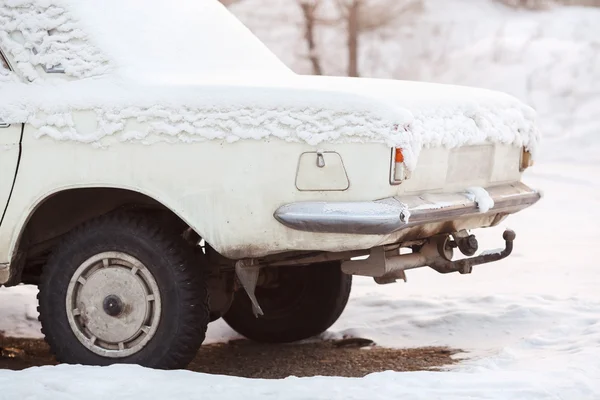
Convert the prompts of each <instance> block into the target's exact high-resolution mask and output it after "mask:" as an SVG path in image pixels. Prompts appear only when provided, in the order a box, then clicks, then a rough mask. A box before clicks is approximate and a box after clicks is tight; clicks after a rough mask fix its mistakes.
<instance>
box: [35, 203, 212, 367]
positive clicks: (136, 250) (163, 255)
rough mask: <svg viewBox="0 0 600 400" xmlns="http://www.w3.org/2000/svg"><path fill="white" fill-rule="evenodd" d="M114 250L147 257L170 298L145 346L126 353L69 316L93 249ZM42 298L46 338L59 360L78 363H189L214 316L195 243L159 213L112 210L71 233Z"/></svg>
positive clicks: (44, 281)
mask: <svg viewBox="0 0 600 400" xmlns="http://www.w3.org/2000/svg"><path fill="white" fill-rule="evenodd" d="M107 251H117V252H122V253H125V254H128V255H130V256H132V257H135V258H136V259H137V260H139V261H141V262H142V263H143V264H144V266H145V267H146V268H147V269H148V271H149V272H150V273H151V274H152V275H153V278H154V280H155V281H156V286H157V287H158V293H159V294H160V298H161V300H160V301H161V304H162V307H161V312H160V318H159V320H158V321H159V322H158V323H157V324H156V328H155V329H156V330H155V331H154V333H153V336H152V337H151V339H149V341H148V342H147V344H146V345H145V347H143V348H141V349H140V350H139V351H137V352H136V353H134V354H131V355H128V356H126V357H121V358H111V357H105V356H102V355H99V354H97V353H95V352H92V351H91V350H89V349H88V348H86V347H85V346H84V345H83V344H82V342H81V341H80V340H79V339H78V338H77V336H76V335H75V333H74V328H71V326H70V324H69V319H68V316H67V306H66V298H67V297H66V296H67V290H68V286H69V283H70V280H71V277H72V276H73V275H74V274H75V272H76V270H77V269H78V267H79V266H80V265H82V263H84V262H85V261H86V260H88V259H89V258H90V257H92V256H94V255H96V254H100V253H103V252H107ZM38 301H39V307H38V311H39V313H40V321H41V323H42V332H43V334H44V335H45V339H46V341H47V342H48V344H49V345H50V348H51V350H52V352H53V353H54V354H55V355H56V359H57V360H58V361H59V362H64V363H71V364H88V365H110V364H116V363H126V364H139V365H142V366H145V367H151V368H161V369H173V368H184V367H185V366H187V364H188V363H189V362H190V361H191V360H192V359H193V358H194V356H195V355H196V353H197V352H198V349H199V347H200V345H201V344H202V342H203V341H204V337H205V334H206V327H207V325H208V318H209V310H208V292H207V289H206V286H205V281H204V277H203V272H202V268H201V266H200V265H198V258H197V256H196V255H194V252H193V248H192V247H191V246H189V245H188V244H186V243H185V242H184V241H183V239H182V238H181V237H179V236H177V235H175V234H173V233H167V232H166V231H164V230H163V229H161V228H160V225H159V224H157V223H156V222H154V221H153V220H152V219H149V218H145V217H143V216H141V215H135V214H110V215H106V216H103V217H100V218H97V219H94V220H92V221H89V222H87V223H85V224H83V225H82V226H81V227H79V228H76V229H75V230H73V231H72V232H70V233H69V234H67V235H66V237H65V238H64V240H62V242H61V243H60V244H59V245H58V246H57V247H56V249H55V250H54V251H53V253H52V255H51V257H50V259H49V261H48V263H47V265H46V266H45V267H44V268H43V272H42V275H41V279H40V285H39V294H38Z"/></svg>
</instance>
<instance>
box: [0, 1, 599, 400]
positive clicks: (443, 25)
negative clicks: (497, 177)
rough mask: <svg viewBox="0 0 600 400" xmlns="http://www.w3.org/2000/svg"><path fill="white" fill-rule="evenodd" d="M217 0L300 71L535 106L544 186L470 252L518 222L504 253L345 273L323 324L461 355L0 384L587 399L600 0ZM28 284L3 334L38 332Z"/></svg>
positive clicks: (83, 375) (594, 272)
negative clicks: (314, 367) (484, 261)
mask: <svg viewBox="0 0 600 400" xmlns="http://www.w3.org/2000/svg"><path fill="white" fill-rule="evenodd" d="M222 1H223V2H224V3H227V5H228V6H229V9H230V10H231V11H232V12H233V13H234V14H235V15H236V16H237V17H238V18H240V19H241V20H242V22H244V23H245V24H246V25H247V26H248V27H249V28H250V29H251V30H252V31H253V32H254V33H255V34H256V35H257V36H258V37H259V38H260V39H261V40H262V41H263V42H264V43H265V44H266V45H267V46H268V47H269V48H270V49H271V50H272V51H273V52H274V53H275V54H276V55H277V56H279V57H280V58H281V59H282V60H283V61H284V62H285V63H286V64H287V65H288V66H290V68H292V69H293V70H294V71H296V72H298V73H302V74H325V75H351V76H362V77H375V78H394V79H406V80H422V81H433V82H442V83H452V84H461V85H469V86H478V87H484V88H489V89H496V90H501V91H504V92H508V93H510V94H512V95H515V96H516V97H518V98H520V99H522V100H523V101H525V102H527V103H528V104H530V105H532V106H533V107H534V108H535V109H536V110H537V112H538V115H539V124H540V126H541V130H542V133H543V135H544V140H543V144H542V149H541V152H540V157H539V158H538V161H537V162H536V165H535V166H534V168H531V169H530V170H528V171H527V172H526V174H525V182H526V183H528V184H530V185H531V186H532V187H535V188H540V189H542V191H543V192H544V194H545V197H544V198H543V199H542V201H540V202H539V203H538V204H537V205H536V206H534V207H532V208H531V209H529V210H526V211H524V212H522V213H520V214H518V215H516V216H513V217H511V218H509V219H508V220H507V221H506V224H504V225H503V226H502V227H498V228H497V229H496V228H494V229H488V230H484V231H483V232H481V233H478V235H480V236H479V237H480V243H481V247H482V248H495V247H498V245H500V244H501V243H500V241H499V238H500V235H501V231H502V229H503V228H504V227H506V226H510V227H511V228H513V229H515V230H516V232H517V240H516V242H515V251H514V253H513V255H511V257H509V258H508V259H507V260H503V261H501V262H499V263H495V264H493V265H489V266H481V267H476V269H475V270H474V272H473V274H472V275H468V276H462V275H453V276H446V275H439V274H437V273H435V272H433V271H429V270H426V269H423V270H416V271H409V272H410V273H409V274H408V283H407V284H403V283H398V284H394V285H386V286H378V285H376V284H374V283H373V281H372V280H369V279H366V278H363V279H356V280H355V284H354V286H353V294H352V297H351V300H350V303H349V305H348V308H347V309H346V311H345V313H344V314H343V315H342V317H341V318H340V320H339V321H338V322H337V323H336V324H335V325H334V326H333V327H332V329H331V330H330V332H328V333H327V335H328V336H340V335H343V334H350V335H361V336H364V337H369V338H371V339H373V340H375V341H376V342H377V343H378V344H380V345H384V346H392V347H406V346H408V347H419V346H429V345H447V346H452V347H456V348H460V349H464V350H466V351H468V354H467V355H466V357H467V359H466V360H465V361H463V362H462V363H460V364H458V365H456V366H453V367H451V368H450V371H449V372H445V373H441V374H440V373H435V372H416V373H392V372H390V373H383V374H375V375H372V376H369V377H367V378H364V379H343V378H307V379H303V380H299V379H295V378H289V379H286V380H285V381H281V382H269V381H249V380H242V379H238V378H226V377H210V376H205V375H194V374H192V373H186V372H179V371H175V372H159V371H147V370H142V369H137V368H134V369H125V367H111V368H109V369H96V370H92V369H82V370H80V371H78V372H77V373H78V374H79V375H77V379H76V380H74V379H70V380H68V382H72V383H68V382H66V383H65V385H59V386H56V387H55V384H54V382H56V381H58V379H59V378H60V377H61V376H63V375H65V374H72V373H74V372H73V371H74V370H68V369H66V367H65V368H63V367H59V368H55V369H50V368H43V369H40V370H30V371H29V372H27V374H29V375H19V377H22V378H23V379H27V377H30V378H31V388H25V389H24V388H23V386H22V385H21V384H19V383H18V382H17V381H14V379H13V377H14V376H13V375H10V374H8V373H7V374H4V375H0V385H2V386H3V388H4V391H3V393H4V394H6V395H8V396H9V398H10V395H11V393H12V394H14V396H13V398H16V397H18V396H20V397H24V396H25V395H27V394H28V393H29V394H31V393H41V392H40V391H43V393H46V394H47V395H46V397H47V398H52V396H54V395H55V394H56V395H57V396H58V395H62V394H65V393H68V394H69V395H71V396H73V398H80V397H81V396H83V397H87V398H89V397H90V391H89V387H94V386H93V385H94V384H95V382H103V383H102V385H103V386H102V390H100V389H99V390H100V391H99V392H98V393H99V394H98V396H99V397H98V398H101V397H100V396H101V395H103V394H102V393H104V394H106V393H110V395H111V396H112V397H113V398H115V399H116V398H128V397H127V393H130V394H131V393H132V392H131V390H129V389H128V388H130V385H131V382H132V381H133V380H135V382H136V387H135V389H136V392H135V394H136V396H137V397H140V396H146V397H148V398H160V397H157V396H162V395H164V396H168V397H173V396H179V397H182V398H191V397H198V396H200V395H202V394H205V393H207V392H206V387H207V385H208V386H210V387H211V388H212V389H213V392H211V393H213V394H215V395H216V396H217V397H218V398H233V397H237V396H239V395H240V394H243V395H244V397H245V398H248V399H249V398H265V397H268V396H271V397H274V398H286V399H292V398H312V399H317V398H336V396H338V397H340V398H342V397H343V398H345V399H352V398H379V397H389V398H400V397H403V398H411V399H412V398H422V399H428V400H429V399H434V398H443V399H444V400H448V399H462V398H486V399H517V398H519V399H574V400H581V399H599V398H600V363H599V362H598V360H600V297H599V296H598V291H599V288H600V270H599V269H598V262H597V257H598V255H597V254H596V253H595V249H596V247H597V246H598V243H600V0H562V1H558V0H557V1H551V0H222ZM215 40H218V39H215ZM35 292H36V289H35V288H34V287H31V286H20V287H17V288H12V289H5V288H2V289H0V330H3V331H5V332H6V334H8V335H17V336H33V337H39V336H40V333H39V324H38V323H37V321H36V317H37V313H36V311H35ZM232 337H236V334H235V333H234V332H233V331H231V329H230V328H228V327H227V326H226V325H225V324H224V323H223V322H222V321H217V322H216V323H214V324H211V325H210V326H209V332H208V338H207V342H217V341H225V340H228V339H231V338H232ZM61 368H63V369H61ZM113 371H114V372H113ZM69 376H71V375H69ZM152 382H160V384H159V385H153V384H152ZM373 388H378V389H377V390H376V391H374V390H373ZM37 389H39V390H40V391H38V392H36V390H37ZM128 390H129V391H128ZM94 393H95V392H94ZM116 393H119V395H118V396H115V394H116ZM164 396H163V397H162V398H164ZM186 396H187V397H186ZM378 396H379V397H378Z"/></svg>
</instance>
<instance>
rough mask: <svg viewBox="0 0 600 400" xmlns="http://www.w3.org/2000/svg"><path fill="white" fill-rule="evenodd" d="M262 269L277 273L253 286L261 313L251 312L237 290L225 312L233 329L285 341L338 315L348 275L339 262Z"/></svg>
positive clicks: (258, 337)
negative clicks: (261, 314) (260, 314)
mask: <svg viewBox="0 0 600 400" xmlns="http://www.w3.org/2000/svg"><path fill="white" fill-rule="evenodd" d="M261 273H266V274H273V275H275V276H276V278H275V279H274V280H273V282H271V283H268V284H267V285H264V286H259V287H257V288H256V297H257V299H258V302H259V304H260V306H261V308H262V310H263V312H264V315H263V316H259V317H258V318H256V317H255V316H254V314H253V312H252V303H251V302H250V299H249V298H248V295H247V294H246V292H245V291H243V290H240V291H238V292H236V294H235V297H234V300H233V303H232V305H231V307H230V308H229V311H227V313H226V314H225V315H224V316H223V319H224V320H225V322H227V324H229V326H231V327H232V328H233V329H234V330H235V331H237V332H238V333H240V334H242V335H244V336H245V337H247V338H248V339H251V340H254V341H257V342H265V343H287V342H294V341H297V340H302V339H306V338H309V337H312V336H315V335H318V334H320V333H322V332H324V331H325V330H327V329H328V328H329V327H330V326H331V325H333V323H334V322H335V321H336V320H337V319H338V318H339V316H340V315H341V314H342V311H344V308H345V307H346V304H347V302H348V297H349V296H350V288H351V286H352V276H351V275H346V274H344V273H343V272H342V270H341V269H340V264H339V263H337V262H333V263H323V264H313V265H309V266H298V267H280V268H277V269H276V270H271V271H268V270H267V271H261ZM269 280H270V279H267V281H269Z"/></svg>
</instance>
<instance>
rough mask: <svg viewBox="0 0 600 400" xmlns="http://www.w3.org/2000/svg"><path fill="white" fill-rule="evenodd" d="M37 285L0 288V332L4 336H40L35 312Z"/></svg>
mask: <svg viewBox="0 0 600 400" xmlns="http://www.w3.org/2000/svg"><path fill="white" fill-rule="evenodd" d="M37 292H38V290H37V287H35V286H31V285H20V286H16V287H12V288H10V289H9V288H5V287H2V288H0V299H2V300H1V301H0V332H1V333H2V334H3V335H5V336H12V337H31V338H42V337H43V335H42V332H41V331H40V323H39V322H38V312H37V299H36V296H37Z"/></svg>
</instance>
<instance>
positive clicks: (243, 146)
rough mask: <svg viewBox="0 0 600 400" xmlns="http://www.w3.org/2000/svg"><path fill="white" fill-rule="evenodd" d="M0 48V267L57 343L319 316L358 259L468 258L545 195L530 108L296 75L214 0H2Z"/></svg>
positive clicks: (72, 357)
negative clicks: (480, 238)
mask: <svg viewBox="0 0 600 400" xmlns="http://www.w3.org/2000/svg"><path fill="white" fill-rule="evenodd" d="M0 50H1V60H2V63H1V64H0V121H1V122H0V214H1V216H2V219H1V224H0V283H2V284H5V285H7V286H11V285H17V284H19V283H30V284H37V285H38V286H39V290H40V292H39V312H40V320H41V322H42V327H43V333H44V334H45V337H46V340H47V341H48V343H49V344H50V346H51V348H52V350H53V352H54V353H55V354H56V357H57V359H58V360H59V361H61V362H67V363H82V364H99V365H106V364H111V363H137V364H141V365H145V366H150V367H157V368H180V367H184V366H185V365H186V364H187V363H188V362H189V361H190V360H191V359H192V358H193V357H194V355H195V354H196V352H197V350H198V347H199V346H200V344H201V343H202V341H203V340H204V335H205V331H206V327H207V324H208V323H209V321H213V320H215V319H218V318H221V317H222V318H224V319H225V321H226V322H227V323H228V324H229V325H230V326H231V327H232V328H233V329H235V330H236V331H238V332H239V333H241V334H242V335H245V336H246V337H248V338H250V339H253V340H257V341H263V342H290V341H296V340H300V339H304V338H308V337H311V336H314V335H318V334H320V333H321V332H323V331H325V330H326V329H327V328H329V327H330V326H331V325H332V324H333V323H334V322H335V321H336V319H337V318H338V317H339V316H340V314H341V313H342V311H343V309H344V307H345V305H346V302H347V300H348V296H349V293H350V286H351V278H352V275H362V276H370V277H374V278H375V281H376V282H378V283H390V282H394V281H396V280H397V279H403V278H405V271H406V270H407V269H411V268H419V267H431V268H433V269H435V270H436V271H438V272H441V273H448V272H460V273H469V272H471V268H472V266H474V265H477V264H481V263H485V262H491V261H496V260H499V259H502V258H504V257H506V256H507V255H509V254H510V252H511V250H512V241H513V239H514V233H512V232H511V231H507V232H505V234H504V239H505V242H506V245H505V249H504V250H502V251H496V252H487V253H485V254H482V255H478V256H475V253H476V251H477V247H478V246H477V240H476V239H475V236H474V235H473V234H472V233H470V230H472V229H477V228H485V227H489V226H494V225H497V224H498V223H499V222H501V221H502V220H504V219H505V218H506V217H507V216H508V215H510V214H513V213H515V212H517V211H520V210H522V209H524V208H526V207H528V206H530V205H532V204H534V203H535V202H536V201H538V199H539V198H540V195H539V193H538V192H537V191H535V190H532V189H530V188H529V187H527V186H526V185H525V184H523V183H522V182H521V174H522V171H523V170H525V169H526V168H528V167H529V166H530V165H531V163H532V159H533V157H534V156H535V151H536V145H537V143H538V142H539V133H538V130H537V128H536V123H535V112H534V111H533V110H532V109H531V108H529V107H528V106H526V105H524V104H522V103H521V102H519V101H518V100H516V99H514V98H513V97H511V96H508V95H505V94H502V93H496V92H491V91H485V90H480V89H473V88H465V87H454V86H446V85H435V84H426V83H415V82H402V81H391V80H374V79H360V78H357V79H350V78H334V77H308V76H299V75H296V74H294V73H293V72H291V71H290V70H289V69H288V68H287V67H285V66H284V65H283V64H282V63H281V62H280V61H279V60H278V59H277V58H276V57H275V56H274V55H273V54H272V53H270V52H269V51H268V50H267V48H266V47H265V46H264V45H262V44H261V43H260V42H259V41H258V40H257V39H256V38H255V37H254V36H253V35H252V34H251V33H250V32H249V31H248V30H247V29H246V28H245V27H244V26H243V25H242V24H241V23H240V22H239V21H237V20H236V19H235V18H234V17H233V16H232V15H231V14H229V12H228V11H227V10H226V9H225V8H224V7H223V6H221V5H220V4H219V3H218V2H217V1H216V0H177V1H170V2H165V1H162V0H144V1H141V0H138V1H135V0H103V1H102V2H97V1H92V0H44V1H42V0H39V1H36V0H20V1H16V2H15V1H6V0H0ZM455 248H458V249H459V250H460V251H461V252H462V253H464V255H466V256H467V257H466V258H463V259H461V260H453V251H454V249H455ZM401 249H410V251H403V252H402V253H401V252H400V250H401ZM361 256H362V257H361Z"/></svg>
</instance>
